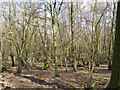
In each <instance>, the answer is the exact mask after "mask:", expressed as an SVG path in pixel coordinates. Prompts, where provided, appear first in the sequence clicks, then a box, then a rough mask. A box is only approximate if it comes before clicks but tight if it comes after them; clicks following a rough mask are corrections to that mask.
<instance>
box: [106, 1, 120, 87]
mask: <svg viewBox="0 0 120 90" xmlns="http://www.w3.org/2000/svg"><path fill="white" fill-rule="evenodd" d="M119 25H120V1H119V2H118V5H117V16H116V28H115V29H116V30H115V43H114V48H113V58H112V74H111V79H110V82H109V85H108V86H107V89H108V88H119V89H120V26H119Z"/></svg>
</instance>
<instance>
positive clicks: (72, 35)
mask: <svg viewBox="0 0 120 90" xmlns="http://www.w3.org/2000/svg"><path fill="white" fill-rule="evenodd" d="M73 14H74V12H73V1H72V0H71V57H72V62H73V65H72V66H73V71H75V72H76V71H77V67H76V60H75V58H74V56H75V55H74V19H73Z"/></svg>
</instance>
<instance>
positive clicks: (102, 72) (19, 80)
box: [1, 64, 111, 88]
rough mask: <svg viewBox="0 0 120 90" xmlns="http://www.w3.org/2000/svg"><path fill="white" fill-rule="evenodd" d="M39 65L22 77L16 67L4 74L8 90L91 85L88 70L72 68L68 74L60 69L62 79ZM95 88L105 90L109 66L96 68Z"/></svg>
mask: <svg viewBox="0 0 120 90" xmlns="http://www.w3.org/2000/svg"><path fill="white" fill-rule="evenodd" d="M39 66H41V65H40V64H37V65H36V67H35V68H33V69H32V70H29V71H28V70H23V72H22V73H21V75H17V74H15V70H16V67H10V70H12V73H8V72H5V73H2V78H1V80H2V81H3V85H4V87H7V88H84V87H85V88H87V87H88V86H89V83H90V73H89V72H88V69H87V68H83V67H79V68H78V72H72V68H70V67H69V70H68V71H67V72H66V71H65V68H61V69H59V73H60V77H55V76H54V73H55V72H54V69H53V68H49V69H48V70H41V67H39ZM95 71H96V72H94V77H93V79H94V82H96V83H95V88H105V87H106V86H107V85H108V83H109V80H110V75H111V71H110V70H108V69H107V65H100V67H95Z"/></svg>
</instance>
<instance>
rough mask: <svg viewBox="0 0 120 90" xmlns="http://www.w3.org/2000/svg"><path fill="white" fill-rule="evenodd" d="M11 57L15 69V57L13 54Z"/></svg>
mask: <svg viewBox="0 0 120 90" xmlns="http://www.w3.org/2000/svg"><path fill="white" fill-rule="evenodd" d="M10 57H11V59H12V67H14V66H15V63H14V56H13V55H12V54H10Z"/></svg>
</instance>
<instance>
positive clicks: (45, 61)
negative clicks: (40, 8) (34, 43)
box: [44, 6, 49, 70]
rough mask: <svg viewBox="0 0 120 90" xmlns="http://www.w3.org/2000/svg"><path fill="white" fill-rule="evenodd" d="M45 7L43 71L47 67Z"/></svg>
mask: <svg viewBox="0 0 120 90" xmlns="http://www.w3.org/2000/svg"><path fill="white" fill-rule="evenodd" d="M46 10H47V9H46V6H45V26H44V69H45V70H47V69H48V67H49V64H48V57H47V30H46Z"/></svg>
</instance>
